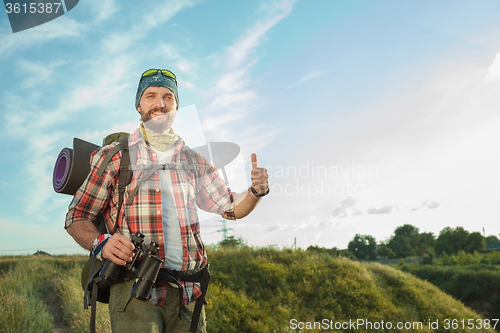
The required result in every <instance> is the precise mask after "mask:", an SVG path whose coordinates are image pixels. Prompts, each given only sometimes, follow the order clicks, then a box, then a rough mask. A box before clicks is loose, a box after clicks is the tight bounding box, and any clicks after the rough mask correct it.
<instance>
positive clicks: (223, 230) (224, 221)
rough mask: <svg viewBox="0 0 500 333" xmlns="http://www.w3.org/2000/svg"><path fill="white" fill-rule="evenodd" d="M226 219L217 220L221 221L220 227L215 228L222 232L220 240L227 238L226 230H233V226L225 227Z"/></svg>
mask: <svg viewBox="0 0 500 333" xmlns="http://www.w3.org/2000/svg"><path fill="white" fill-rule="evenodd" d="M226 221H227V220H219V222H222V229H220V230H217V232H222V241H225V240H226V239H227V232H228V231H229V230H234V229H233V228H226Z"/></svg>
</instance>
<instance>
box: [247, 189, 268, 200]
mask: <svg viewBox="0 0 500 333" xmlns="http://www.w3.org/2000/svg"><path fill="white" fill-rule="evenodd" d="M250 189H251V190H252V194H253V195H254V196H256V197H257V198H260V197H263V196H265V195H268V194H269V187H268V188H267V191H266V192H264V193H259V192H257V191H256V190H255V189H254V188H253V186H252V187H250Z"/></svg>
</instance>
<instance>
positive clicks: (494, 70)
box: [488, 52, 500, 79]
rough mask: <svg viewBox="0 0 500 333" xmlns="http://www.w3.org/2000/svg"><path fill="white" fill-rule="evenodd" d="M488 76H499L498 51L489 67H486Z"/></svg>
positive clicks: (499, 55)
mask: <svg viewBox="0 0 500 333" xmlns="http://www.w3.org/2000/svg"><path fill="white" fill-rule="evenodd" d="M488 71H489V74H488V75H489V77H491V78H493V79H498V78H499V77H500V52H498V53H497V55H496V57H495V60H493V63H492V64H491V66H490V67H488Z"/></svg>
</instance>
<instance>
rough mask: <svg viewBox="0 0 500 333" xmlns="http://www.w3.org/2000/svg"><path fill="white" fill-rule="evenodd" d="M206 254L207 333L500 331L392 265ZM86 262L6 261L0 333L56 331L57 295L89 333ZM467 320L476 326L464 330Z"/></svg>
mask: <svg viewBox="0 0 500 333" xmlns="http://www.w3.org/2000/svg"><path fill="white" fill-rule="evenodd" d="M208 255H209V261H210V263H211V272H212V281H211V282H212V283H211V285H210V287H209V290H208V296H207V298H208V301H209V305H208V306H207V309H206V312H207V319H208V322H207V329H208V331H209V332H226V333H227V332H308V331H309V332H320V331H325V332H373V331H377V332H396V331H401V332H403V331H404V332H417V331H418V332H464V331H469V332H472V331H473V332H487V331H491V332H494V331H493V330H492V329H490V330H487V329H478V328H477V327H478V326H479V323H483V324H484V322H483V321H482V319H481V317H480V316H479V315H478V314H477V313H476V312H474V311H472V310H471V309H469V308H467V307H465V306H464V305H463V303H461V302H459V301H457V300H455V299H453V298H452V297H451V296H449V295H447V294H445V293H444V292H442V291H441V290H439V289H438V288H437V287H435V286H434V285H432V284H430V283H428V282H425V281H423V280H420V279H418V278H416V277H414V276H412V275H411V274H409V273H405V272H401V271H398V270H396V269H393V268H391V267H389V266H383V265H380V264H372V263H358V262H353V261H351V260H349V259H345V258H334V257H332V256H329V255H327V254H318V253H314V252H308V251H301V250H298V251H291V250H276V249H271V248H261V249H251V248H242V249H234V248H226V249H221V250H217V251H216V250H213V249H212V250H209V252H208ZM84 262H85V257H81V256H74V257H34V256H32V257H9V258H5V257H0V332H16V333H17V332H52V327H53V318H52V316H51V313H49V310H48V309H47V306H46V303H47V301H46V298H47V297H46V296H47V294H48V293H49V292H50V291H51V290H55V291H56V292H57V294H58V296H59V305H60V307H61V308H62V313H63V318H64V321H65V323H66V325H67V326H69V327H70V331H71V332H88V322H89V315H90V313H89V311H88V310H83V306H82V298H83V292H82V291H81V287H80V271H81V265H82V264H83V263H84ZM469 319H473V320H474V324H475V325H476V326H475V327H476V328H474V329H468V328H467V323H468V322H467V321H468V320H469ZM462 320H464V321H462ZM382 322H383V323H382ZM398 323H400V324H399V325H400V326H401V327H402V328H403V329H399V330H398V329H397V325H398ZM420 323H421V324H420ZM97 324H98V331H99V332H109V331H110V330H109V318H108V315H107V307H106V305H104V304H100V306H99V307H98V318H97ZM356 324H359V325H358V326H356ZM389 324H390V325H391V326H392V329H388V327H389ZM436 324H438V328H437V329H433V328H430V327H435V325H436ZM469 324H471V322H469ZM492 324H494V323H492ZM342 325H343V326H344V328H342ZM420 325H421V326H420ZM430 325H431V326H430ZM335 326H337V329H336V328H335ZM405 326H406V328H405ZM446 327H448V328H449V329H446ZM300 328H302V329H300ZM377 328H378V329H377ZM382 328H384V329H382Z"/></svg>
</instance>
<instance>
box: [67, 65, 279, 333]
mask: <svg viewBox="0 0 500 333" xmlns="http://www.w3.org/2000/svg"><path fill="white" fill-rule="evenodd" d="M135 107H136V109H137V112H139V114H140V115H141V120H142V122H141V124H140V125H139V127H138V128H137V129H135V130H134V131H133V132H132V133H131V134H130V136H129V138H128V147H129V151H130V164H131V165H132V169H133V170H134V171H133V177H132V179H131V181H130V184H129V185H127V187H126V189H125V193H124V199H123V202H124V205H123V206H122V209H120V211H118V206H119V204H118V201H119V200H118V187H119V186H118V175H119V169H120V163H121V158H122V156H123V153H122V151H121V150H119V151H118V152H116V149H115V150H113V148H114V147H115V146H116V145H117V144H118V143H117V142H114V143H112V144H111V145H108V146H104V147H103V148H101V149H98V150H97V151H95V152H94V153H93V154H92V158H91V171H90V173H89V175H88V177H87V179H86V180H85V182H84V183H83V184H82V186H81V187H80V189H79V190H78V191H77V193H76V194H75V196H74V198H73V200H72V202H71V204H70V206H69V209H68V213H67V216H66V223H65V228H66V231H67V232H68V233H69V234H70V235H71V236H72V237H73V238H74V239H75V240H76V241H77V242H78V243H79V244H80V245H81V246H83V247H84V248H86V249H88V250H92V251H93V252H94V255H95V256H96V257H97V258H99V259H101V260H110V261H112V262H113V263H115V264H118V265H125V264H126V263H127V262H130V261H131V260H132V256H133V251H134V248H135V247H134V245H133V243H132V242H131V237H132V235H133V234H135V233H136V232H141V233H142V234H144V244H149V243H150V242H151V241H154V242H156V243H158V245H159V251H158V253H157V256H158V257H159V258H160V259H162V260H163V263H162V267H161V268H162V270H161V271H165V272H167V273H169V274H174V276H180V275H179V274H181V273H183V272H190V271H197V270H200V269H203V268H206V267H207V255H206V252H205V247H204V245H203V242H202V240H201V235H200V225H199V220H198V215H197V211H196V207H199V208H200V209H203V210H205V211H207V212H212V213H216V214H220V215H221V216H222V217H223V218H225V219H232V220H235V219H239V218H243V217H245V216H246V215H248V214H249V213H250V212H251V211H252V210H253V209H254V208H255V207H256V205H257V203H258V202H259V200H260V199H261V197H263V196H264V195H266V194H268V193H269V185H268V175H267V170H266V169H264V168H259V167H258V166H257V157H256V155H255V154H252V158H251V159H252V175H251V181H252V186H251V187H250V188H249V189H248V191H246V192H244V193H241V194H235V193H233V192H231V190H230V189H229V188H227V185H226V184H225V183H224V182H223V181H222V179H221V178H220V177H219V175H218V174H217V171H216V170H215V169H214V167H213V166H211V165H210V164H209V162H208V161H207V160H206V159H205V158H203V157H202V156H201V155H199V154H194V158H195V160H196V161H195V162H196V163H195V164H197V166H198V167H197V168H196V169H195V170H192V168H189V166H190V164H191V163H190V160H192V158H193V157H192V156H191V157H190V156H189V154H190V152H192V151H190V150H189V149H188V148H187V147H186V145H185V143H184V141H183V140H182V139H181V138H180V137H179V136H178V135H177V134H176V133H175V131H174V130H173V128H172V124H173V122H174V119H175V116H176V114H177V112H178V107H179V96H178V91H177V79H176V77H175V75H174V74H173V73H172V72H171V71H168V70H158V69H150V70H147V71H145V72H144V73H143V74H142V75H141V78H140V81H139V86H138V89H137V94H136V103H135ZM112 151H113V152H116V153H114V155H112V157H111V159H109V156H108V155H109V154H111V153H110V152H112ZM106 157H108V159H107V160H110V162H109V163H108V164H107V165H103V161H104V160H106ZM159 165H163V168H158V167H157V166H159ZM155 166H156V168H154V167H155ZM172 166H176V167H175V168H173V167H172ZM151 170H152V171H154V172H148V171H151ZM98 215H102V216H103V218H104V221H105V222H106V224H107V230H114V229H113V228H114V226H115V223H117V227H118V232H116V233H114V234H112V235H111V234H100V233H99V231H98V230H97V229H96V227H95V226H94V221H95V219H96V216H98ZM161 271H160V272H161ZM175 274H178V275H175ZM135 282H136V280H135V279H132V280H129V281H125V282H120V283H116V284H114V285H112V286H111V293H110V300H109V312H110V320H111V327H112V331H113V332H148V333H149V332H189V328H190V325H191V320H192V317H193V312H194V304H195V301H196V300H197V299H198V298H199V297H201V296H202V290H201V287H200V284H199V283H196V282H186V281H178V283H167V282H165V281H158V280H157V282H156V283H155V284H154V286H153V288H152V291H151V294H150V297H149V299H147V300H146V301H142V300H139V299H137V298H135V297H132V296H131V290H132V288H133V286H134V283H135ZM203 296H204V295H203ZM196 320H198V318H196ZM195 329H196V331H197V332H206V324H205V315H204V307H203V308H201V312H200V314H199V321H198V325H197V327H195Z"/></svg>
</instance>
